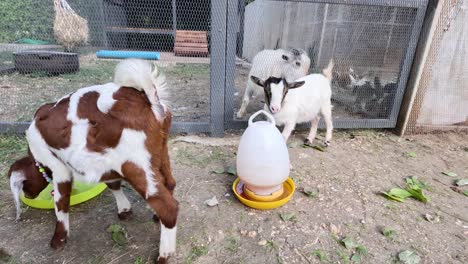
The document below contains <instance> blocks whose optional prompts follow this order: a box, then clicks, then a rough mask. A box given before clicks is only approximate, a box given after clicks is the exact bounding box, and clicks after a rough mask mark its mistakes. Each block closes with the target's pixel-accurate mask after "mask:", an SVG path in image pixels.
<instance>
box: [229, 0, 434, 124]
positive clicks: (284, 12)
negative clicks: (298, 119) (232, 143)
mask: <svg viewBox="0 0 468 264" xmlns="http://www.w3.org/2000/svg"><path fill="white" fill-rule="evenodd" d="M350 3H351V2H349V1H262V3H261V4H263V6H262V8H263V9H261V8H260V9H258V10H256V12H253V13H255V14H256V20H253V21H254V22H253V23H252V21H250V20H249V18H248V11H247V12H246V13H245V14H244V16H245V20H244V23H252V24H251V25H246V28H247V27H255V26H258V23H260V24H261V23H264V25H263V27H264V28H262V29H267V30H269V31H268V33H270V35H267V36H264V35H262V33H263V32H262V30H258V31H256V33H255V34H251V35H249V34H248V33H247V32H244V42H243V43H242V44H243V49H244V50H243V51H244V52H243V55H244V57H246V59H247V62H245V61H244V62H242V63H238V65H237V66H233V65H235V64H234V60H236V57H235V56H234V55H233V51H234V50H235V48H233V46H234V47H236V45H239V44H240V43H238V42H237V43H235V42H233V38H228V41H230V42H229V43H228V47H231V49H228V52H230V53H229V54H228V56H227V59H228V62H229V63H228V66H229V67H230V69H232V70H229V71H228V72H227V76H226V77H227V81H228V86H227V87H226V88H227V92H226V108H225V113H226V115H225V119H226V124H227V127H228V128H242V127H245V125H246V123H245V120H238V119H237V118H236V117H235V114H236V111H237V110H238V107H239V105H240V102H241V100H242V97H243V93H244V88H245V85H244V83H243V82H241V81H239V80H238V79H239V76H243V78H244V79H245V81H246V79H247V77H248V71H249V67H250V66H251V65H249V63H250V62H251V59H252V57H253V56H254V55H255V54H256V52H258V51H260V50H262V49H275V48H288V47H294V48H301V49H303V50H305V51H306V52H307V53H308V54H309V57H310V58H311V61H312V65H311V69H310V72H319V71H320V70H321V69H323V68H324V67H325V66H326V65H327V64H328V62H329V60H330V58H331V57H332V56H333V57H334V61H335V70H336V71H337V72H335V74H336V75H338V76H339V75H341V76H343V75H348V74H347V73H348V72H349V68H350V67H352V68H353V70H354V71H360V74H361V76H365V77H368V79H369V80H370V83H371V85H373V81H374V77H375V76H379V77H380V79H381V81H382V82H387V83H392V82H394V85H393V87H397V89H396V90H394V91H393V93H387V94H385V97H387V96H391V97H388V98H386V100H387V101H390V102H387V103H388V104H389V106H390V107H387V108H388V109H381V110H379V109H378V108H376V107H372V104H371V103H372V102H376V101H380V102H379V103H381V102H382V101H384V99H383V98H376V95H375V93H376V91H375V90H376V89H375V86H374V87H371V88H369V89H365V87H364V88H362V89H359V88H358V87H349V80H348V83H347V84H346V83H345V84H343V83H340V82H339V80H337V79H334V80H333V83H334V85H333V87H332V90H333V96H332V103H333V104H334V110H333V115H334V125H335V127H337V128H389V127H394V126H395V124H396V119H397V115H398V111H399V107H400V104H401V100H402V96H403V92H404V89H405V86H406V82H407V78H408V74H409V69H410V66H411V62H412V58H413V56H414V51H415V48H416V44H417V40H418V37H419V32H420V29H421V26H422V22H423V19H424V13H425V9H426V6H427V1H390V2H389V1H367V2H366V1H353V2H352V4H350ZM257 4H258V3H257ZM248 8H249V7H247V9H248ZM229 10H230V12H231V14H232V13H235V12H236V11H237V9H236V7H235V5H234V4H233V5H232V6H231V7H230V9H229ZM269 15H270V16H271V17H273V19H271V20H268V19H269V17H268V16H269ZM229 17H231V15H229ZM272 21H275V22H276V24H274V23H271V22H272ZM288 23H289V24H288ZM272 24H273V25H272ZM302 25H306V26H305V27H301V26H302ZM259 27H261V26H259ZM234 30H235V28H234V27H233V28H228V35H229V34H230V31H231V32H234ZM275 34H276V35H275ZM272 35H273V36H272ZM253 37H254V38H258V39H260V41H258V42H259V43H258V44H254V45H251V46H254V47H253V48H251V49H250V50H249V47H248V46H249V44H247V45H246V41H245V40H246V39H252V38H253ZM251 42H252V41H251ZM246 46H247V47H246ZM246 50H247V51H246ZM266 64H268V63H267V62H266ZM246 65H248V66H246ZM231 71H233V72H236V74H235V75H234V76H233V75H230V72H231ZM340 71H341V72H340ZM366 75H367V76H366ZM346 86H348V87H346ZM262 99H263V95H261V96H260V99H258V98H257V99H256V101H257V102H256V103H255V102H254V103H251V105H252V106H251V107H250V109H249V110H248V112H250V113H252V112H254V111H256V110H258V109H260V108H262V105H263V102H262ZM366 100H367V103H368V104H367V105H368V106H369V109H365V108H366V106H364V107H363V108H364V109H358V108H360V104H361V103H363V101H366ZM247 116H248V115H247ZM307 126H308V125H303V126H301V127H302V128H305V127H307ZM320 127H324V123H323V122H321V123H320Z"/></svg>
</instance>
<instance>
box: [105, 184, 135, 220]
mask: <svg viewBox="0 0 468 264" xmlns="http://www.w3.org/2000/svg"><path fill="white" fill-rule="evenodd" d="M106 185H107V187H109V189H110V190H111V192H112V194H113V195H114V198H115V202H116V203H117V212H118V216H119V219H120V220H127V219H129V218H130V217H131V215H132V205H131V204H130V201H128V199H127V196H126V195H125V193H124V192H123V190H122V180H115V181H111V182H106Z"/></svg>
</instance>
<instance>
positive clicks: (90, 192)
mask: <svg viewBox="0 0 468 264" xmlns="http://www.w3.org/2000/svg"><path fill="white" fill-rule="evenodd" d="M106 188H107V185H106V184H105V183H99V184H86V183H81V182H76V181H75V182H73V187H72V193H71V195H70V206H73V205H77V204H80V203H84V202H86V201H88V200H90V199H92V198H94V197H96V196H98V195H99V194H101V193H102V192H103V191H104V190H105V189H106ZM52 190H53V186H52V184H49V185H48V186H47V187H46V188H45V189H44V190H42V192H41V193H40V194H39V195H38V196H37V197H36V198H34V199H29V198H26V197H25V196H24V193H21V195H20V199H21V201H22V202H23V203H24V204H26V205H28V206H30V207H33V208H37V209H54V198H53V197H52V196H51V195H50V192H51V191H52Z"/></svg>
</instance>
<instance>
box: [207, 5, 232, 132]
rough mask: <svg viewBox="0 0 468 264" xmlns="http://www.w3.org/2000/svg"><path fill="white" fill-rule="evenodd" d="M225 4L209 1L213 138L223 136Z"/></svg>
mask: <svg viewBox="0 0 468 264" xmlns="http://www.w3.org/2000/svg"><path fill="white" fill-rule="evenodd" d="M227 2H228V0H212V1H211V54H210V64H211V65H210V132H211V136H213V137H222V136H224V89H225V85H226V76H225V75H226V23H227V17H226V15H227Z"/></svg>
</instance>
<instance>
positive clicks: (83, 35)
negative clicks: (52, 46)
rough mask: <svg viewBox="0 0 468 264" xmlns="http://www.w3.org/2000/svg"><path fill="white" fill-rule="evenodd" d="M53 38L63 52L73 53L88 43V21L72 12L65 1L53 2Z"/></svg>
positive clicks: (56, 0)
mask: <svg viewBox="0 0 468 264" xmlns="http://www.w3.org/2000/svg"><path fill="white" fill-rule="evenodd" d="M54 9H55V21H54V36H55V39H56V40H57V42H58V43H59V44H61V45H63V46H64V47H65V51H73V49H74V48H76V47H78V46H79V45H82V44H85V43H87V42H88V36H89V29H88V21H86V19H84V18H82V17H80V16H79V15H77V14H76V13H75V11H73V9H72V8H71V7H70V6H69V5H68V3H67V1H65V0H54Z"/></svg>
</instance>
